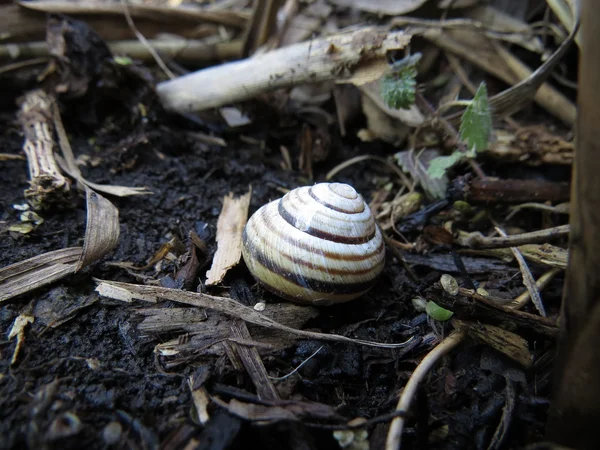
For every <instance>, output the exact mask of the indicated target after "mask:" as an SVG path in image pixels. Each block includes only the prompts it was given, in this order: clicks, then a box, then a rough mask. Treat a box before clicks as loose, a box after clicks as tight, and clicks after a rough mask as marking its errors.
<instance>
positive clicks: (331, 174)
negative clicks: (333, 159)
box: [325, 155, 414, 189]
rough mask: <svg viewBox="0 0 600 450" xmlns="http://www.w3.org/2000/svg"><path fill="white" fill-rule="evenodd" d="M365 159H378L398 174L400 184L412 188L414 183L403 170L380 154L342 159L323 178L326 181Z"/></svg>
mask: <svg viewBox="0 0 600 450" xmlns="http://www.w3.org/2000/svg"><path fill="white" fill-rule="evenodd" d="M367 160H371V161H378V162H380V163H382V164H384V165H386V166H387V167H388V168H389V169H391V170H392V172H394V173H395V174H396V175H398V178H399V179H400V181H401V182H402V184H403V185H404V186H406V187H407V188H408V189H412V187H413V185H414V183H412V182H411V181H410V179H409V178H408V177H407V176H406V175H405V174H404V172H402V170H401V169H400V168H399V167H398V166H397V165H396V164H394V163H392V162H390V161H388V160H387V159H385V158H382V157H381V156H376V155H360V156H355V157H354V158H350V159H349V160H347V161H344V162H343V163H341V164H338V165H337V166H335V167H334V168H333V169H331V170H330V171H329V172H327V175H325V179H326V180H327V181H329V180H331V179H333V177H335V176H336V175H337V174H338V173H340V172H341V171H342V170H344V169H347V168H348V167H350V166H352V165H354V164H356V163H359V162H362V161H367Z"/></svg>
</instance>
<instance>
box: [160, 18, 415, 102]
mask: <svg viewBox="0 0 600 450" xmlns="http://www.w3.org/2000/svg"><path fill="white" fill-rule="evenodd" d="M409 42H410V36H409V35H408V34H406V33H404V32H401V31H397V32H388V31H385V30H383V29H378V28H361V29H358V30H352V31H345V32H341V33H339V34H336V35H333V36H330V37H326V38H321V39H315V40H310V41H307V42H302V43H299V44H295V45H290V46H288V47H284V48H281V49H278V50H273V51H271V52H268V53H264V54H261V55H257V56H255V57H253V58H250V59H245V60H241V61H237V62H233V63H229V64H223V65H220V66H215V67H210V68H208V69H204V70H200V71H198V72H194V73H191V74H189V75H185V76H183V77H180V78H177V79H175V80H170V81H165V82H163V83H159V84H158V86H157V91H158V95H159V97H160V99H161V101H162V103H163V105H164V106H165V108H167V109H169V110H172V111H178V112H194V111H201V110H205V109H209V108H216V107H220V106H223V105H225V104H231V103H237V102H240V101H244V100H248V99H251V98H254V97H256V96H257V95H259V94H261V93H264V92H268V91H272V90H275V89H280V88H289V87H292V86H297V85H301V84H305V83H319V82H322V81H329V80H337V81H343V80H346V79H350V78H352V76H353V74H354V73H355V72H356V71H357V70H360V69H361V68H362V67H364V66H365V65H370V64H372V63H373V61H374V60H376V59H385V55H386V53H387V52H388V51H389V50H400V49H403V48H405V47H406V46H407V45H408V43H409Z"/></svg>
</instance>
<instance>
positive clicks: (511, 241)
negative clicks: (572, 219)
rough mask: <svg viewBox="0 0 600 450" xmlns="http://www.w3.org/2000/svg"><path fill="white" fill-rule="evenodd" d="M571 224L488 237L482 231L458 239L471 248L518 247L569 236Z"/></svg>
mask: <svg viewBox="0 0 600 450" xmlns="http://www.w3.org/2000/svg"><path fill="white" fill-rule="evenodd" d="M570 229H571V228H570V226H569V225H560V226H558V227H553V228H546V229H544V230H539V231H532V232H530V233H522V234H513V235H509V236H506V237H486V236H483V235H482V234H481V233H470V234H468V235H466V236H464V237H461V238H459V239H458V241H459V243H460V244H461V245H464V246H466V247H470V248H506V247H518V246H519V245H525V244H536V243H541V242H542V243H543V242H547V241H549V240H550V239H555V238H558V237H563V236H568V234H569V231H570Z"/></svg>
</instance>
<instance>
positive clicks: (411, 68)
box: [381, 53, 421, 109]
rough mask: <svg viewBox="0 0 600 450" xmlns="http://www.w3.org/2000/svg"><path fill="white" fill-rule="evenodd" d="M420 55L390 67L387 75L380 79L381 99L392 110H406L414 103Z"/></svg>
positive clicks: (404, 59)
mask: <svg viewBox="0 0 600 450" xmlns="http://www.w3.org/2000/svg"><path fill="white" fill-rule="evenodd" d="M420 59H421V53H415V54H414V55H410V56H407V57H406V58H403V59H401V60H400V61H396V62H394V63H393V64H392V65H391V67H390V68H391V71H390V73H389V74H387V75H385V76H383V78H382V79H381V98H383V101H384V102H385V104H386V105H388V106H389V107H390V108H394V109H406V108H409V107H410V106H412V105H413V104H414V103H415V87H416V85H417V81H416V79H415V78H416V77H417V64H418V62H419V60H420Z"/></svg>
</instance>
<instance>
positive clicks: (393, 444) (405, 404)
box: [385, 331, 466, 450]
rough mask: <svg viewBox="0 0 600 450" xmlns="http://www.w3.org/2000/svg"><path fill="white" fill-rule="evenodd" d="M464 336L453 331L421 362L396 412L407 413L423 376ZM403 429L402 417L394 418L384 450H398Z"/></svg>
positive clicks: (411, 377) (407, 384) (404, 391)
mask: <svg viewBox="0 0 600 450" xmlns="http://www.w3.org/2000/svg"><path fill="white" fill-rule="evenodd" d="M465 336H466V334H465V332H464V331H454V332H453V333H452V334H450V336H448V337H447V338H446V339H444V340H443V341H442V342H440V343H439V344H438V345H437V346H436V347H434V348H433V350H431V351H430V352H429V353H428V354H427V355H426V356H425V357H424V358H423V359H422V360H421V362H420V363H419V365H418V366H417V368H416V369H415V371H414V372H413V373H412V375H411V376H410V379H409V380H408V383H406V386H405V387H404V390H403V391H402V395H401V396H400V400H398V405H397V406H396V411H408V409H409V408H410V404H411V402H412V399H413V397H414V396H415V394H416V393H417V389H418V387H419V384H420V383H421V382H422V381H423V379H424V378H425V376H426V375H427V374H428V373H429V371H430V370H431V369H432V368H433V366H434V365H435V363H436V362H438V360H439V359H440V358H441V357H442V356H444V355H445V354H446V353H448V352H450V350H452V349H453V348H454V347H456V346H457V345H458V344H460V343H461V342H462V340H463V339H464V338H465ZM403 429H404V417H396V418H395V419H394V420H393V421H392V423H391V425H390V431H389V432H388V435H387V440H386V443H385V450H397V449H399V448H400V444H401V440H402V431H403Z"/></svg>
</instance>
